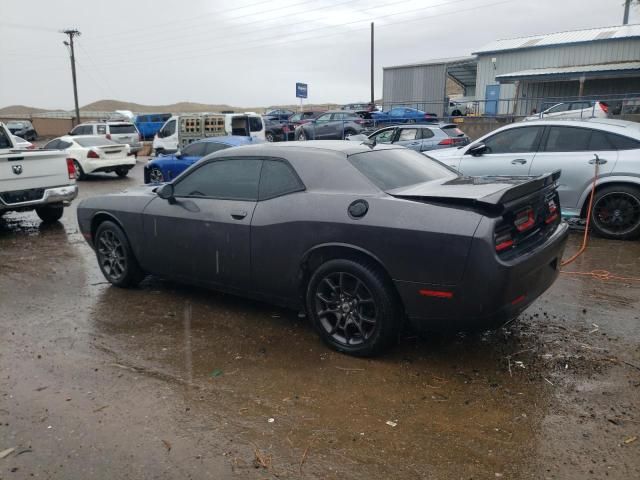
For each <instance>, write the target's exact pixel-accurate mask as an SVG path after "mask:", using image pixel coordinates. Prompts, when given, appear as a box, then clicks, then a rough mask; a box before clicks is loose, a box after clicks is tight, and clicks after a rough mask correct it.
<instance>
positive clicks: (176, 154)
mask: <svg viewBox="0 0 640 480" xmlns="http://www.w3.org/2000/svg"><path fill="white" fill-rule="evenodd" d="M173 156H174V157H176V158H182V152H181V151H180V150H178V151H177V152H176V153H174V154H173Z"/></svg>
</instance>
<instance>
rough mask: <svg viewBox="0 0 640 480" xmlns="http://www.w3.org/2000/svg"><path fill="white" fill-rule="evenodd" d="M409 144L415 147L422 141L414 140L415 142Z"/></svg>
mask: <svg viewBox="0 0 640 480" xmlns="http://www.w3.org/2000/svg"><path fill="white" fill-rule="evenodd" d="M409 145H410V146H412V147H415V146H416V145H420V142H413V143H410V144H409Z"/></svg>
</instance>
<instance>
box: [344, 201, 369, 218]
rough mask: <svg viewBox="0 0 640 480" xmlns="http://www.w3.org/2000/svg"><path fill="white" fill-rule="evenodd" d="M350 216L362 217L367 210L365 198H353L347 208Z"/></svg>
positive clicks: (367, 205)
mask: <svg viewBox="0 0 640 480" xmlns="http://www.w3.org/2000/svg"><path fill="white" fill-rule="evenodd" d="M347 211H348V212H349V216H350V217H351V218H356V219H357V218H362V217H364V216H365V215H366V214H367V212H368V211H369V204H368V203H367V201H366V200H362V199H360V200H354V201H353V202H351V205H349V208H348V210H347Z"/></svg>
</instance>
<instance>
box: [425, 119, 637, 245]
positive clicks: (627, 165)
mask: <svg viewBox="0 0 640 480" xmlns="http://www.w3.org/2000/svg"><path fill="white" fill-rule="evenodd" d="M427 155H428V156H429V157H430V158H433V159H435V160H438V161H440V162H442V163H444V164H446V165H449V166H450V167H453V168H455V169H456V170H458V171H460V172H461V173H462V174H464V175H469V176H480V175H508V176H514V175H516V176H519V175H541V174H543V173H547V172H552V171H554V170H558V169H560V170H562V174H561V176H560V179H559V182H558V193H559V194H560V204H561V206H562V214H563V215H564V216H568V217H585V216H586V213H587V206H588V200H589V197H590V195H591V188H592V183H593V178H594V174H595V167H596V165H595V164H596V162H597V163H598V181H597V187H596V194H595V198H594V201H593V211H592V217H591V225H592V227H593V229H594V230H595V232H596V233H598V234H599V235H601V236H603V237H607V238H616V239H630V238H636V237H638V236H640V162H639V161H638V159H640V123H636V122H628V121H624V120H609V119H604V118H590V119H585V120H537V121H535V122H524V123H522V122H520V123H514V124H511V125H508V126H506V127H502V128H499V129H498V130H495V131H493V132H491V133H489V134H487V135H485V136H484V137H481V138H479V139H478V140H476V141H475V142H473V143H471V144H470V145H467V146H466V147H462V148H448V149H446V150H436V151H433V152H429V153H428V154H427Z"/></svg>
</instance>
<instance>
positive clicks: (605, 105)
mask: <svg viewBox="0 0 640 480" xmlns="http://www.w3.org/2000/svg"><path fill="white" fill-rule="evenodd" d="M598 103H599V105H600V108H601V109H602V111H603V112H604V113H608V112H609V105H607V104H606V103H604V102H598Z"/></svg>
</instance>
